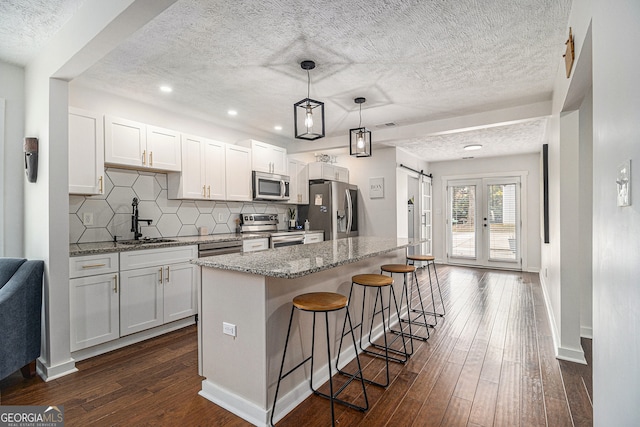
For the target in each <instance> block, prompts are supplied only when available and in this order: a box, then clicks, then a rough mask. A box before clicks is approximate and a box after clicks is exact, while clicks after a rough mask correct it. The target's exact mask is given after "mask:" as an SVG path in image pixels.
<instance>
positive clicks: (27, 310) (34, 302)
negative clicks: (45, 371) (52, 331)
mask: <svg viewBox="0 0 640 427" xmlns="http://www.w3.org/2000/svg"><path fill="white" fill-rule="evenodd" d="M43 271H44V262H43V261H27V260H26V259H21V258H0V380H1V379H3V378H6V377H8V376H9V375H11V374H12V373H14V372H15V371H17V370H18V369H21V370H22V374H23V375H24V376H25V377H29V376H33V375H35V360H36V359H37V358H38V357H39V356H40V322H41V317H42V311H41V310H42V275H43Z"/></svg>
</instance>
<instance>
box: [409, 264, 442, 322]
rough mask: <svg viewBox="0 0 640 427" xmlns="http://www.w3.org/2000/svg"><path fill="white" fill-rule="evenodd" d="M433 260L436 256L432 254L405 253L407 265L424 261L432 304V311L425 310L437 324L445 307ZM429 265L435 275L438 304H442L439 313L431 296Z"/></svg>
mask: <svg viewBox="0 0 640 427" xmlns="http://www.w3.org/2000/svg"><path fill="white" fill-rule="evenodd" d="M435 260H436V257H434V256H433V255H418V254H414V255H409V254H407V264H408V265H414V264H415V262H416V261H423V262H426V265H427V272H428V274H429V287H430V288H431V303H432V304H433V311H429V312H427V314H428V315H430V316H433V317H434V319H435V322H436V325H437V324H438V317H444V316H445V314H446V308H445V306H444V299H443V298H442V291H441V290H440V280H438V271H437V270H436V263H435ZM431 266H433V273H434V274H435V276H436V285H437V286H438V294H439V295H440V304H441V306H442V312H440V313H439V312H438V311H437V310H436V301H435V298H434V296H433V281H432V279H431ZM416 277H417V276H416ZM418 286H419V285H418ZM412 293H413V289H412ZM412 310H413V309H412Z"/></svg>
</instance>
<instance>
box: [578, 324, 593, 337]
mask: <svg viewBox="0 0 640 427" xmlns="http://www.w3.org/2000/svg"><path fill="white" fill-rule="evenodd" d="M580 336H581V337H582V338H589V339H591V340H592V339H593V328H592V327H591V326H581V327H580Z"/></svg>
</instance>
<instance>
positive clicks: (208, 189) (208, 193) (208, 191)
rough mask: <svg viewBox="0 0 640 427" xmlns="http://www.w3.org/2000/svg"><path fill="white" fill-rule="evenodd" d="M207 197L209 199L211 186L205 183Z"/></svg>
mask: <svg viewBox="0 0 640 427" xmlns="http://www.w3.org/2000/svg"><path fill="white" fill-rule="evenodd" d="M207 198H208V199H210V198H211V186H210V185H207Z"/></svg>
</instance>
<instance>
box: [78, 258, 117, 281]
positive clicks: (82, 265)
mask: <svg viewBox="0 0 640 427" xmlns="http://www.w3.org/2000/svg"><path fill="white" fill-rule="evenodd" d="M117 272H118V253H117V252H111V253H107V254H99V255H85V256H78V257H69V277H70V278H72V279H73V278H76V277H87V276H95V275H98V274H106V273H117Z"/></svg>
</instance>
